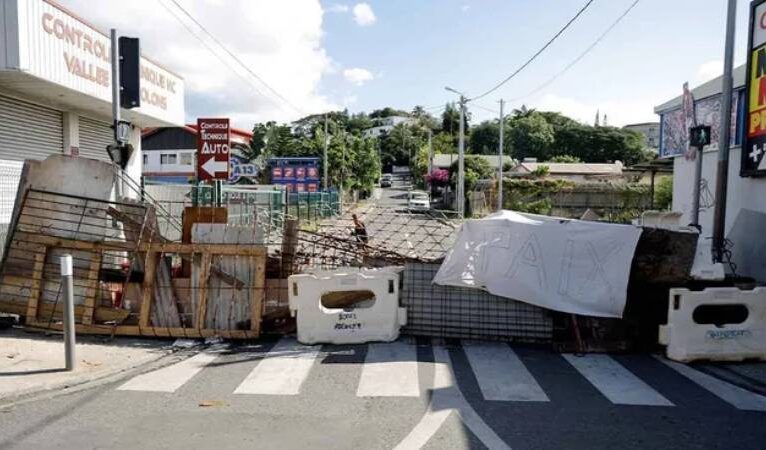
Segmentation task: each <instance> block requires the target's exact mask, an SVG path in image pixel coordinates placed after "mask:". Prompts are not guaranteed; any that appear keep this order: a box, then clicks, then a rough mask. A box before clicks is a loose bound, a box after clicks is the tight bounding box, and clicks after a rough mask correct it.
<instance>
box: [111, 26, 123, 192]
mask: <svg viewBox="0 0 766 450" xmlns="http://www.w3.org/2000/svg"><path fill="white" fill-rule="evenodd" d="M109 37H110V39H111V40H112V42H111V44H112V128H113V129H114V143H115V145H116V146H117V147H119V146H121V145H122V144H123V142H121V141H120V136H119V126H120V44H119V39H118V38H117V30H116V29H114V28H112V29H111V30H110V32H109ZM112 164H113V165H114V170H115V173H117V174H119V177H118V179H117V180H115V183H114V190H115V195H116V196H117V200H118V201H119V200H120V199H121V198H122V193H123V185H122V183H123V180H122V175H123V174H122V167H120V164H119V163H118V162H117V161H115V160H114V158H112Z"/></svg>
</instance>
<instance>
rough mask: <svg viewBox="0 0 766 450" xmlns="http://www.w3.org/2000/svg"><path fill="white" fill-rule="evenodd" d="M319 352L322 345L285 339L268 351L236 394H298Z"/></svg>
mask: <svg viewBox="0 0 766 450" xmlns="http://www.w3.org/2000/svg"><path fill="white" fill-rule="evenodd" d="M318 354H319V346H306V345H300V344H298V343H297V342H296V341H295V339H288V338H285V339H282V340H280V341H279V342H277V344H276V345H274V347H273V348H272V349H271V351H269V352H268V353H266V354H265V355H264V358H263V360H262V361H260V362H259V363H258V365H257V366H255V368H254V369H253V371H252V372H250V374H249V375H248V376H247V378H245V380H244V381H243V382H242V384H240V385H239V386H238V387H237V389H236V390H235V391H234V393H235V394H261V395H298V394H299V393H300V390H301V385H303V382H304V381H306V378H308V376H309V373H310V372H311V368H312V367H313V366H314V360H316V357H317V355H318Z"/></svg>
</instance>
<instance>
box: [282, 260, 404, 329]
mask: <svg viewBox="0 0 766 450" xmlns="http://www.w3.org/2000/svg"><path fill="white" fill-rule="evenodd" d="M288 285H289V303H290V312H291V314H292V315H293V317H296V321H297V326H298V341H300V342H301V343H304V344H317V343H332V344H357V343H363V342H372V341H386V342H388V341H394V340H396V339H397V338H398V337H399V329H400V328H401V326H402V325H405V324H406V320H407V314H406V309H405V308H401V307H400V306H399V270H398V269H396V268H383V269H357V268H345V269H338V270H334V271H328V272H316V273H311V274H301V275H292V276H290V277H289V279H288Z"/></svg>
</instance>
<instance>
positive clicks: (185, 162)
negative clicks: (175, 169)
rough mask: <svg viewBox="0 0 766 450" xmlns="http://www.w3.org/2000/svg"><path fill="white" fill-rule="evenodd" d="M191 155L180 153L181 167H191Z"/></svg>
mask: <svg viewBox="0 0 766 450" xmlns="http://www.w3.org/2000/svg"><path fill="white" fill-rule="evenodd" d="M192 155H194V154H193V153H181V154H180V155H179V156H180V158H179V159H180V164H181V165H182V166H191V165H192Z"/></svg>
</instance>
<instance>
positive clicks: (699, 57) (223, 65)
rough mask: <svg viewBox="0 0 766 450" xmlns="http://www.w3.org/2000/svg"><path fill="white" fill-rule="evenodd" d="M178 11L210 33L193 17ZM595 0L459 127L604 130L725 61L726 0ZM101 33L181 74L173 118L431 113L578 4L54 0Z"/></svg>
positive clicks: (740, 9) (477, 85) (249, 122)
mask: <svg viewBox="0 0 766 450" xmlns="http://www.w3.org/2000/svg"><path fill="white" fill-rule="evenodd" d="M174 1H175V2H177V3H178V5H180V6H181V7H183V9H185V10H186V11H187V12H188V13H189V14H190V15H191V16H192V17H193V18H194V19H195V20H196V21H197V22H199V24H200V25H202V26H203V27H204V28H205V29H206V30H207V31H208V32H209V33H210V35H212V36H213V38H214V39H215V40H217V41H218V42H220V43H221V44H223V46H225V47H226V49H227V50H229V51H230V52H231V53H233V54H234V55H235V56H236V57H237V59H238V60H239V61H241V62H242V63H243V64H244V65H245V66H246V68H243V67H242V66H240V65H239V63H238V62H237V61H235V60H234V59H233V58H232V57H231V56H229V55H228V54H227V53H226V51H225V50H223V49H221V48H220V47H219V46H218V44H217V43H216V42H215V41H214V40H213V38H211V37H210V36H209V35H207V34H205V32H204V31H203V30H202V29H201V28H200V27H199V25H198V24H196V23H195V22H194V21H192V20H191V19H190V18H189V17H188V16H186V15H185V14H184V12H183V11H182V10H181V9H179V7H178V6H177V5H176V4H174ZM633 1H634V0H595V1H594V2H593V3H592V4H591V6H590V7H589V8H588V9H587V10H586V11H585V12H584V13H583V14H582V15H581V16H580V18H579V19H578V20H577V21H576V22H574V23H573V24H572V26H571V27H569V28H568V29H567V30H566V31H565V32H564V34H562V35H561V36H560V37H559V38H558V39H557V40H556V41H555V42H554V43H553V44H552V45H551V46H550V47H549V48H548V49H547V50H546V51H545V52H543V53H542V54H541V55H540V56H539V57H538V58H537V59H536V60H535V61H534V62H532V63H531V64H530V65H529V66H528V67H526V68H525V69H524V70H523V71H521V72H520V73H519V74H518V75H517V76H516V77H514V78H513V79H511V80H510V81H509V82H508V83H506V84H505V85H503V86H502V87H501V88H500V89H498V90H497V91H495V92H493V93H492V94H490V95H487V96H486V97H484V98H482V99H480V100H476V101H475V102H473V103H469V104H468V108H469V110H470V111H471V114H472V123H478V122H479V121H482V120H487V119H492V118H495V117H497V112H496V111H497V110H498V109H499V105H498V102H499V100H500V99H501V98H502V99H505V100H506V111H510V110H512V109H514V108H518V107H520V106H521V105H522V104H524V105H526V106H527V107H529V108H537V109H539V110H546V111H558V112H561V113H563V114H566V115H568V116H570V117H572V118H574V119H577V120H579V121H582V122H586V123H592V122H593V120H594V119H595V115H596V111H600V112H601V114H602V115H603V114H605V115H607V117H608V122H609V124H610V125H614V126H622V125H625V124H628V123H635V122H643V121H656V120H657V116H656V115H655V114H654V112H653V107H654V106H656V105H658V104H660V103H663V102H664V101H666V100H669V99H670V98H672V97H674V96H677V95H680V93H681V86H682V84H683V83H684V82H685V81H688V82H689V83H690V85H692V86H695V85H697V84H700V83H702V82H704V81H706V80H708V79H710V78H713V77H715V76H717V75H719V74H720V73H722V71H723V47H724V33H725V29H724V26H725V24H724V22H725V16H726V3H727V2H726V1H724V0H640V1H639V2H638V4H637V5H636V6H635V8H633V10H631V12H630V13H629V14H628V15H627V16H626V17H625V18H624V19H623V20H622V22H620V23H619V24H618V25H617V26H616V27H615V28H614V29H613V30H612V31H611V32H610V33H609V34H608V35H607V36H606V37H605V38H604V39H603V40H602V41H601V42H600V43H599V44H598V45H597V46H596V47H594V49H593V50H592V51H591V52H589V53H588V54H587V55H586V56H585V57H584V58H583V59H582V60H580V61H579V62H578V63H577V64H576V65H574V66H573V67H572V68H571V69H569V70H568V71H566V72H565V73H563V74H562V75H561V76H559V77H558V78H556V79H555V81H554V82H552V83H550V84H548V85H546V86H545V87H544V88H543V89H540V90H539V91H537V92H534V93H533V94H532V95H529V94H530V93H531V92H533V91H536V90H537V88H538V87H540V85H542V84H543V83H544V82H546V81H547V80H549V79H550V78H551V77H553V76H554V75H556V74H557V73H559V72H560V71H561V70H562V69H563V68H564V67H566V66H567V65H568V64H569V63H570V62H571V61H572V60H574V59H575V58H576V57H577V56H578V55H580V54H581V53H582V52H583V51H584V50H585V49H586V48H588V47H589V46H590V45H591V44H592V43H593V42H594V41H595V40H596V39H597V38H598V37H599V36H600V35H601V34H602V33H603V32H604V31H605V30H606V29H607V28H608V27H609V26H610V25H611V24H612V23H613V22H614V21H615V20H616V19H617V18H618V17H619V16H620V15H621V14H622V13H623V12H624V11H625V10H626V9H627V8H628V7H629V6H630V5H631V4H632V3H633ZM59 2H60V3H62V4H63V5H64V6H66V7H67V8H69V9H71V10H72V11H73V12H75V13H77V14H78V15H79V16H81V17H83V18H84V19H86V20H88V21H90V22H92V23H93V24H95V25H96V26H97V27H100V28H101V29H109V28H117V29H118V30H119V31H120V33H121V34H122V35H127V36H134V37H139V38H140V39H141V48H142V51H143V53H144V54H145V55H147V56H150V57H151V58H152V59H153V60H157V61H158V62H160V63H162V64H163V65H164V66H165V67H167V68H169V69H170V70H172V71H174V72H175V73H177V74H179V75H180V76H182V77H183V78H184V80H185V84H186V116H187V121H189V122H194V121H195V120H196V118H197V117H202V116H205V117H213V116H218V117H230V118H231V119H232V122H233V124H234V126H235V127H239V128H244V129H250V128H252V126H253V124H254V123H255V122H265V121H269V120H274V121H277V122H288V121H291V120H295V119H297V118H299V117H302V116H304V115H306V114H312V113H321V112H325V111H328V110H337V109H343V108H347V109H348V110H349V111H350V112H359V111H366V112H370V111H372V110H373V109H378V108H383V107H385V106H391V107H395V108H399V109H405V110H411V109H412V108H413V107H414V106H415V105H421V106H424V107H426V108H429V111H430V112H432V113H434V114H435V115H438V114H439V113H440V110H441V109H442V108H443V105H444V104H445V103H446V102H449V101H454V100H455V99H456V95H455V94H452V93H450V92H447V91H446V90H445V89H444V87H445V86H450V87H452V88H454V89H457V90H459V91H462V92H464V93H465V94H466V95H467V96H468V97H469V98H470V97H472V96H475V95H478V94H480V93H482V92H485V91H487V90H488V89H490V88H491V87H493V86H494V85H496V84H497V83H499V82H500V81H501V80H502V79H504V78H505V77H507V76H508V75H510V74H511V73H512V72H513V71H515V70H516V69H517V68H518V67H519V66H520V65H521V64H523V63H524V62H525V61H526V60H527V59H529V58H530V57H531V56H532V55H533V54H534V53H535V52H536V51H537V50H538V49H540V48H541V47H542V46H543V45H544V44H545V42H547V41H548V40H549V39H550V38H551V37H552V36H553V35H554V34H555V33H556V32H557V31H558V30H559V29H560V28H561V27H562V26H563V25H564V24H565V23H566V22H567V21H568V20H569V19H570V18H571V17H572V16H573V15H574V14H575V13H576V12H577V11H578V10H579V9H580V8H581V7H582V6H583V5H584V4H585V3H586V0H379V1H374V0H368V1H366V2H354V1H342V0H337V1H335V0H329V1H325V0H321V1H320V0H132V1H125V0H100V1H98V2H94V1H93V0H59ZM748 4H749V2H748V1H747V0H739V1H738V2H737V38H736V51H735V65H738V64H742V63H744V61H745V55H746V52H745V47H746V39H747V21H748V12H749V8H748Z"/></svg>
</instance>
